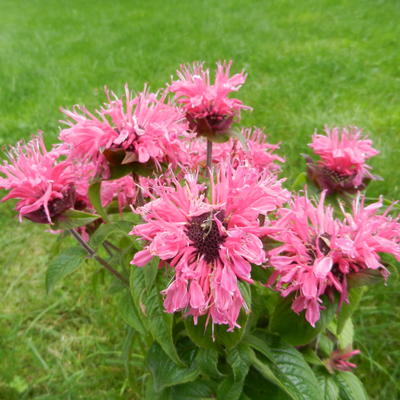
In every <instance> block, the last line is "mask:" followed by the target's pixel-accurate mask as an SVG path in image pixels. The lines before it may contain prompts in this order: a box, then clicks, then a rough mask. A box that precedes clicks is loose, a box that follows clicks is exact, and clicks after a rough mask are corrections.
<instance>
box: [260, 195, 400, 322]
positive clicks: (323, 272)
mask: <svg viewBox="0 0 400 400" xmlns="http://www.w3.org/2000/svg"><path fill="white" fill-rule="evenodd" d="M325 194H326V192H324V193H323V194H322V196H321V199H320V201H319V203H318V204H316V205H314V203H313V202H312V201H310V200H309V199H308V198H307V197H304V196H297V197H294V198H293V199H292V200H291V202H290V203H289V207H288V208H282V209H280V210H279V211H278V218H277V220H276V221H274V222H273V224H272V226H273V228H274V232H273V233H272V234H271V237H272V238H273V239H275V240H277V241H279V242H282V245H280V246H278V247H276V248H275V249H273V250H271V251H269V254H268V255H269V262H270V264H271V266H272V267H273V268H274V271H273V273H272V275H271V277H270V279H269V284H271V285H272V284H274V285H275V287H276V288H277V289H278V290H279V291H280V293H281V294H282V296H285V297H286V296H289V295H291V294H293V295H294V298H293V304H292V309H293V311H295V312H297V313H299V312H301V311H302V310H306V313H305V316H306V319H307V321H308V322H309V323H310V324H311V325H312V326H315V323H316V322H317V321H318V319H319V316H320V310H321V308H323V305H322V296H323V295H325V294H326V295H328V296H329V295H330V296H331V297H332V295H334V293H338V294H339V296H340V304H341V303H343V302H344V301H345V302H348V289H349V277H351V276H352V274H357V273H359V272H360V271H364V270H378V271H380V272H381V273H382V275H383V276H386V275H387V271H386V268H385V266H384V264H383V263H382V261H381V257H380V253H389V254H392V255H393V256H395V257H396V259H397V260H400V246H399V243H400V224H399V223H398V220H397V219H392V218H391V217H390V216H388V211H386V212H385V213H383V214H378V210H379V209H380V208H381V207H382V201H381V200H380V201H378V202H376V203H373V204H371V205H369V206H365V204H364V202H365V200H364V198H363V197H361V196H360V195H358V196H357V198H356V199H354V201H353V209H352V213H345V216H344V218H343V219H338V218H334V216H333V208H332V207H331V206H326V205H325V204H324V200H325Z"/></svg>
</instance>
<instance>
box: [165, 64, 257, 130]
mask: <svg viewBox="0 0 400 400" xmlns="http://www.w3.org/2000/svg"><path fill="white" fill-rule="evenodd" d="M231 65H232V61H230V62H228V63H223V64H221V63H217V71H216V74H215V81H214V84H211V83H210V70H209V69H204V66H203V63H194V64H193V65H192V66H189V65H182V66H181V70H180V71H179V70H178V71H177V75H178V78H179V79H178V80H176V81H173V82H172V83H171V85H170V86H169V91H170V92H172V93H175V99H176V100H177V102H178V103H180V104H182V106H183V109H184V111H185V112H186V117H187V119H188V121H189V124H190V128H191V129H193V130H195V131H196V132H197V133H198V134H215V133H224V132H226V131H227V130H228V129H229V128H230V126H231V124H232V122H233V121H234V120H235V119H236V120H239V119H240V110H241V109H250V107H248V106H245V105H244V104H243V103H242V102H241V101H240V100H238V99H234V98H229V97H228V95H229V93H231V92H236V91H238V90H239V89H240V87H241V86H242V85H243V83H244V82H245V81H246V75H245V74H244V73H243V72H241V73H238V74H235V75H233V76H231V77H229V72H230V68H231Z"/></svg>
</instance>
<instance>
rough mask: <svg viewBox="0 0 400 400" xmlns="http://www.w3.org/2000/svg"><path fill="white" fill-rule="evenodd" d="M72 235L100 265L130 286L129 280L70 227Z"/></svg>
mask: <svg viewBox="0 0 400 400" xmlns="http://www.w3.org/2000/svg"><path fill="white" fill-rule="evenodd" d="M69 232H70V233H71V235H72V236H73V237H74V238H75V239H76V241H77V242H78V243H79V244H80V245H81V247H82V248H83V249H84V250H85V251H86V253H88V255H89V257H90V258H94V259H95V260H96V261H97V262H98V263H99V264H100V265H102V266H103V267H104V268H105V269H106V270H107V271H108V272H110V273H111V274H112V275H114V276H115V277H116V278H117V279H118V280H120V281H121V282H122V283H123V284H124V285H125V286H126V287H129V282H128V280H127V279H126V278H125V277H124V276H123V275H121V274H120V273H119V272H118V271H117V270H115V269H114V268H113V267H112V266H111V265H110V264H109V263H108V262H107V261H106V260H104V259H103V258H101V257H99V256H98V255H97V254H96V252H95V251H94V250H93V249H92V248H91V247H90V246H89V245H88V244H87V243H86V242H85V241H84V240H83V239H82V237H81V235H80V234H79V233H78V232H77V231H76V230H75V229H69Z"/></svg>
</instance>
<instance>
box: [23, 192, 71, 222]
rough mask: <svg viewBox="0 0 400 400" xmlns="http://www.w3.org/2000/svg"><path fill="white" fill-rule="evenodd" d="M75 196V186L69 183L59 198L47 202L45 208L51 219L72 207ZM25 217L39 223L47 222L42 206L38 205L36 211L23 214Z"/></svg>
mask: <svg viewBox="0 0 400 400" xmlns="http://www.w3.org/2000/svg"><path fill="white" fill-rule="evenodd" d="M75 198H76V193H75V188H74V186H73V185H69V186H68V187H67V188H66V190H65V191H64V192H63V197H62V198H61V199H54V200H52V201H50V202H49V204H48V206H47V208H48V210H49V214H50V218H51V219H52V220H53V219H57V217H59V216H60V215H61V214H63V213H64V212H65V211H66V210H68V209H70V208H73V207H74V203H75ZM25 218H27V219H29V220H31V221H32V222H36V223H39V224H48V223H49V220H48V219H47V215H46V211H45V209H44V206H40V208H38V209H37V210H36V211H32V212H30V213H28V214H25Z"/></svg>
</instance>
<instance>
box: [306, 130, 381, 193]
mask: <svg viewBox="0 0 400 400" xmlns="http://www.w3.org/2000/svg"><path fill="white" fill-rule="evenodd" d="M325 132H326V135H319V134H314V135H313V137H312V143H311V144H309V146H310V147H311V148H312V149H313V150H314V152H315V153H316V154H317V155H319V156H320V157H321V159H320V160H319V161H318V162H314V161H312V160H311V159H310V158H309V157H306V159H307V165H308V174H309V176H310V178H311V179H312V180H313V181H314V182H316V184H317V185H318V186H319V187H321V189H323V190H325V189H327V190H328V191H329V192H341V191H344V192H354V191H356V190H362V189H364V188H365V186H366V185H367V184H368V182H369V181H370V180H371V179H379V178H378V177H376V176H374V175H372V174H371V173H370V172H369V170H370V168H371V167H370V166H369V165H367V164H366V161H367V159H369V158H371V157H373V156H375V155H376V154H378V153H379V152H378V151H377V150H376V149H374V148H373V147H372V141H371V140H370V139H368V138H366V137H364V136H363V135H362V131H361V129H359V128H357V127H350V128H343V129H341V130H340V129H339V128H333V129H331V130H330V129H328V128H325Z"/></svg>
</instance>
